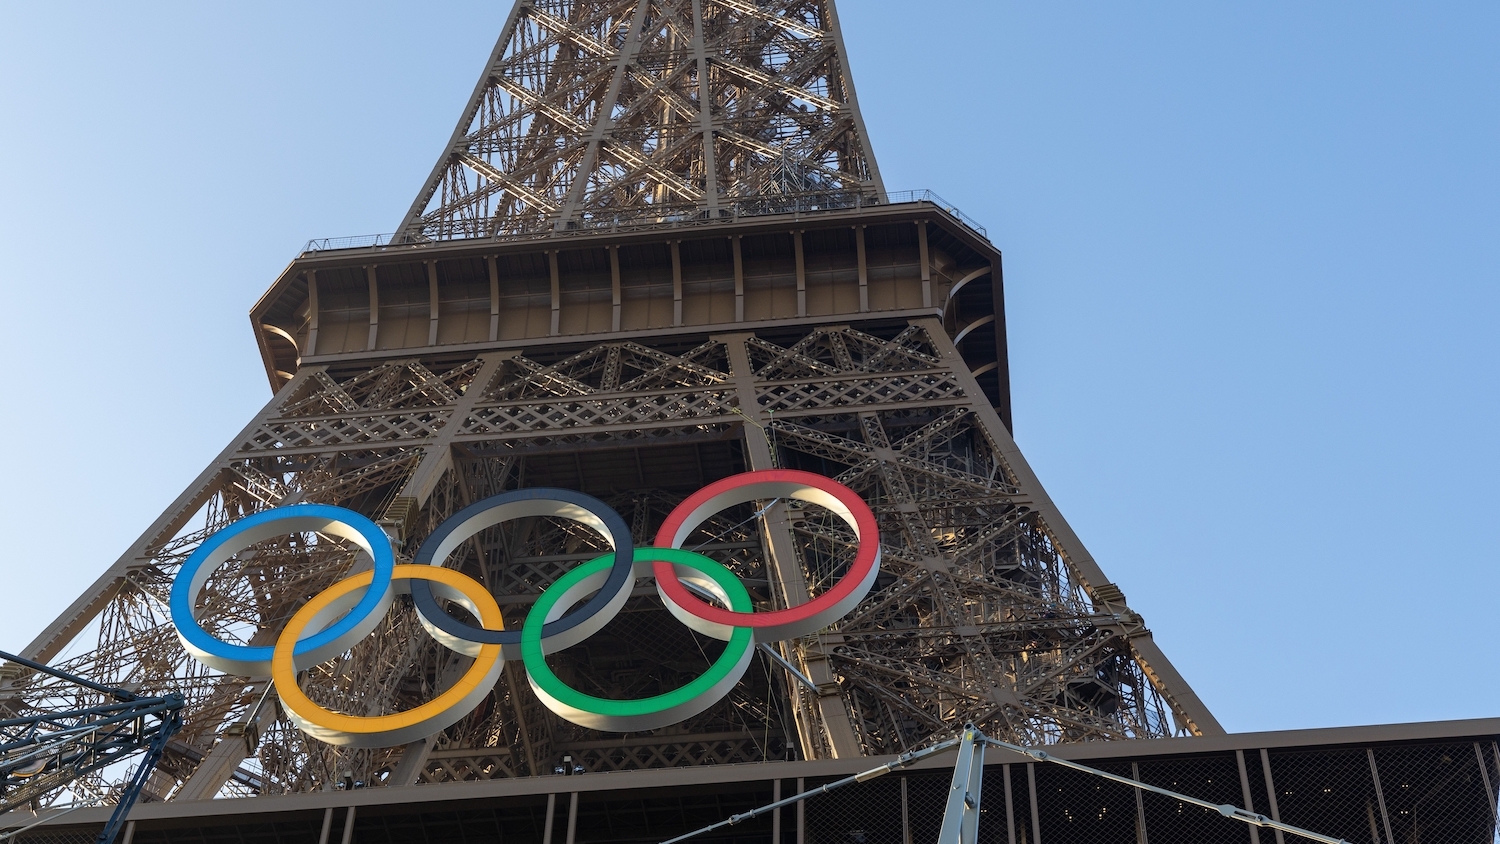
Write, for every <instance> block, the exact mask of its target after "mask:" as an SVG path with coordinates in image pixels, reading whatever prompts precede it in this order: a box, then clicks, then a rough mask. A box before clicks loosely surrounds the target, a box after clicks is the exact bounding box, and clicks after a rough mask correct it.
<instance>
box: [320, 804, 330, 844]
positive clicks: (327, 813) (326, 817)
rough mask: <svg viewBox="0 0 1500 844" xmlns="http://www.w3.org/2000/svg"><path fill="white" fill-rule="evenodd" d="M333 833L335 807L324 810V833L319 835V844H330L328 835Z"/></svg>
mask: <svg viewBox="0 0 1500 844" xmlns="http://www.w3.org/2000/svg"><path fill="white" fill-rule="evenodd" d="M331 832H333V807H332V806H329V807H328V808H326V809H324V810H323V832H322V833H320V834H319V835H318V844H328V835H329V833H331Z"/></svg>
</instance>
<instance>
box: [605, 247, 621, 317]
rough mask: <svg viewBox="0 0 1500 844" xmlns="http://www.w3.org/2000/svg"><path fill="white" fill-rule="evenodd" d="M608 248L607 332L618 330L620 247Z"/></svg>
mask: <svg viewBox="0 0 1500 844" xmlns="http://www.w3.org/2000/svg"><path fill="white" fill-rule="evenodd" d="M608 248H609V301H610V317H609V330H610V331H619V330H620V247H618V246H611V247H608Z"/></svg>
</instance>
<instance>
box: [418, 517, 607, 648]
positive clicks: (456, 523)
mask: <svg viewBox="0 0 1500 844" xmlns="http://www.w3.org/2000/svg"><path fill="white" fill-rule="evenodd" d="M547 502H553V503H556V504H559V505H571V506H572V507H573V508H578V509H582V510H584V511H585V512H587V513H588V514H589V515H591V516H593V517H594V518H595V519H596V520H597V521H598V522H599V523H600V524H602V525H603V526H604V530H603V531H601V533H603V534H605V538H606V539H608V540H610V541H611V542H612V543H613V544H614V550H615V561H614V565H613V566H611V567H610V569H609V577H608V578H606V579H605V581H604V585H603V586H602V587H600V589H599V591H598V592H596V593H595V594H594V596H593V597H592V598H589V599H588V600H587V601H585V602H584V604H583V606H581V607H579V608H578V609H576V610H573V611H572V612H570V613H568V614H567V615H564V616H563V617H562V618H559V619H557V620H556V621H549V622H547V623H546V624H545V625H543V626H542V636H543V638H551V637H552V636H556V635H558V634H560V633H567V632H568V631H571V630H573V629H574V628H576V627H578V626H579V625H580V624H583V623H584V622H586V621H588V620H589V619H590V618H592V617H593V616H595V615H597V614H598V613H599V612H601V611H603V610H604V609H606V608H607V607H609V605H610V604H612V603H614V602H615V601H616V600H617V599H618V598H619V597H620V596H621V595H627V594H628V593H629V590H630V589H631V588H632V587H633V586H634V585H635V577H634V575H633V567H634V562H635V547H634V543H633V542H632V541H631V538H630V528H629V527H628V526H627V525H626V524H625V520H624V519H622V518H620V514H619V513H616V512H615V511H614V508H612V507H610V506H609V505H608V504H605V503H604V502H603V501H600V500H599V499H597V498H594V497H593V496H591V495H584V494H583V493H581V492H574V491H573V490H570V489H553V488H549V487H535V488H532V489H517V490H512V491H510V492H502V493H500V494H499V495H492V496H490V497H489V498H486V499H484V500H483V501H479V502H476V503H474V504H470V505H469V506H468V507H465V508H464V509H462V510H460V511H458V512H457V513H454V514H453V515H452V516H449V517H448V518H447V519H446V520H445V521H444V522H443V523H442V524H440V525H438V526H437V529H436V530H434V531H433V532H432V533H431V534H429V535H428V537H427V539H426V540H424V541H423V542H422V547H421V549H420V550H418V551H417V556H416V558H415V559H413V560H412V562H413V563H415V564H417V565H442V563H443V560H445V559H447V557H448V555H449V554H450V553H452V552H453V551H455V550H457V548H458V546H459V545H460V544H461V543H463V542H464V541H465V540H467V539H468V538H469V537H471V536H473V535H474V534H476V533H478V532H479V531H481V530H484V529H485V528H487V527H492V526H494V525H497V524H500V523H501V522H504V521H508V520H510V519H512V518H520V517H522V516H555V517H558V518H564V519H573V520H574V521H582V522H584V524H588V522H587V521H586V520H584V519H579V518H577V517H576V514H574V515H570V514H568V513H567V512H566V511H567V510H568V509H569V507H567V506H562V507H558V508H556V510H557V511H555V512H547V510H548V508H546V507H536V506H528V505H543V504H545V503H547ZM495 510H501V511H502V512H500V513H498V514H497V513H495V512H494V511H495ZM517 511H519V512H517ZM512 514H513V515H512ZM589 526H590V527H593V528H594V529H595V530H598V526H597V525H589ZM439 551H441V552H442V554H441V555H439V553H438V552H439ZM411 597H412V601H413V602H414V603H415V604H416V609H417V613H418V614H419V615H420V616H421V617H422V618H423V619H424V620H425V621H427V622H428V623H430V624H431V625H433V626H434V627H436V628H438V629H439V630H441V631H443V632H444V633H447V634H448V635H450V636H457V637H459V638H463V639H467V640H469V641H471V642H477V643H479V644H484V645H501V646H510V647H519V646H520V644H521V631H520V630H519V629H517V630H490V629H487V628H484V627H475V626H473V625H471V624H467V623H465V622H462V621H459V620H458V619H456V618H454V617H453V616H451V615H449V614H448V613H447V612H445V611H444V610H443V608H442V607H440V606H439V605H438V602H437V598H436V597H434V595H433V593H432V587H431V585H429V584H428V583H427V581H425V580H413V581H411Z"/></svg>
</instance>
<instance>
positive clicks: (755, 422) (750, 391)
mask: <svg viewBox="0 0 1500 844" xmlns="http://www.w3.org/2000/svg"><path fill="white" fill-rule="evenodd" d="M750 336H751V335H750V334H725V335H716V336H715V337H714V339H716V340H718V341H719V342H721V343H723V344H724V345H725V349H726V352H727V353H728V356H729V370H730V377H731V378H732V379H733V381H734V384H735V390H736V392H737V394H738V402H739V406H740V412H741V413H742V414H743V415H744V417H745V418H746V419H747V420H748V421H749V424H748V425H743V426H741V430H742V431H743V432H744V435H745V455H746V459H747V460H748V461H749V463H750V468H751V469H771V468H774V467H775V460H774V459H773V455H772V452H771V443H770V440H769V439H768V438H767V437H766V429H765V422H764V420H763V417H762V416H761V414H760V403H759V402H758V401H756V398H755V374H754V370H753V369H752V368H751V367H750V355H749V352H747V351H746V349H745V341H746V340H747V339H749V337H750ZM763 524H764V528H765V537H766V543H767V545H768V546H769V548H768V550H769V551H770V558H771V559H770V563H771V564H770V566H769V568H770V570H771V572H772V576H773V578H774V580H775V583H776V585H778V586H779V587H780V589H781V598H782V601H783V602H784V603H783V605H784V606H795V605H797V604H801V603H803V602H805V601H807V600H808V596H809V592H808V588H807V579H806V577H805V576H804V574H803V572H802V566H801V563H800V561H799V560H798V557H797V552H796V549H795V548H794V546H793V545H792V532H791V525H790V524H789V523H788V522H787V518H786V507H785V505H781V504H778V505H776V506H774V507H772V508H770V510H768V511H767V512H766V515H765V521H764V523H763ZM799 650H800V652H801V656H802V662H803V670H804V671H805V672H806V674H807V676H808V678H809V679H811V680H812V681H813V684H814V685H815V686H816V687H817V693H818V699H817V709H818V715H819V717H820V720H821V721H822V722H823V730H824V732H825V734H826V736H827V739H828V746H829V747H830V748H832V752H833V757H834V758H835V759H846V758H852V757H857V756H860V755H861V748H860V744H859V739H858V737H857V736H856V734H855V732H854V724H853V722H852V721H851V719H850V717H849V709H848V706H847V705H846V704H845V703H844V695H843V692H842V691H841V690H840V688H839V684H838V679H837V678H836V677H835V676H834V673H833V667H832V666H831V665H829V663H828V657H827V655H825V654H824V653H823V652H822V648H821V645H819V646H818V647H817V648H816V649H814V648H813V647H810V646H808V645H805V644H804V645H801V646H800V647H799ZM797 729H798V732H799V733H800V734H801V736H800V737H801V740H802V749H803V752H804V753H808V752H809V751H811V750H812V749H813V747H814V745H813V744H811V743H810V742H809V741H808V739H809V736H808V734H807V731H809V730H810V729H811V727H810V725H808V723H807V719H806V717H805V716H803V715H802V714H801V710H800V708H799V709H798V718H797ZM809 758H811V757H809Z"/></svg>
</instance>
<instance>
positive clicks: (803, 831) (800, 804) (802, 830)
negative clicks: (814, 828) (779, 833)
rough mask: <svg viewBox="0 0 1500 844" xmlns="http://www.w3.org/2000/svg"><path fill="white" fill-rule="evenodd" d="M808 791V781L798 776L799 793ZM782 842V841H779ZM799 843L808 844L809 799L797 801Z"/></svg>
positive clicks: (778, 843)
mask: <svg viewBox="0 0 1500 844" xmlns="http://www.w3.org/2000/svg"><path fill="white" fill-rule="evenodd" d="M805 791H807V784H806V781H805V780H803V779H802V777H797V793H798V794H802V793H803V792H805ZM777 844H780V842H777ZM797 844H807V801H806V800H798V801H797Z"/></svg>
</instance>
